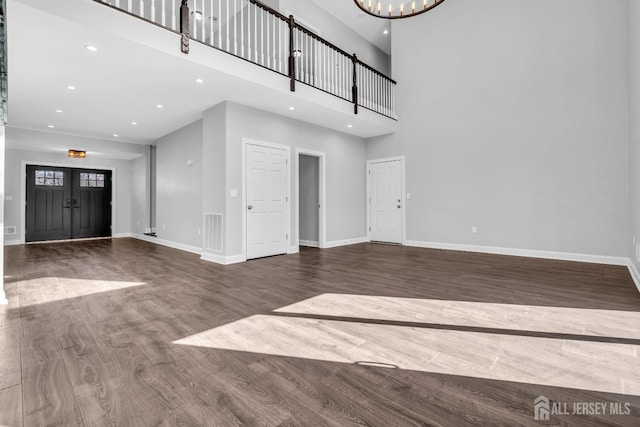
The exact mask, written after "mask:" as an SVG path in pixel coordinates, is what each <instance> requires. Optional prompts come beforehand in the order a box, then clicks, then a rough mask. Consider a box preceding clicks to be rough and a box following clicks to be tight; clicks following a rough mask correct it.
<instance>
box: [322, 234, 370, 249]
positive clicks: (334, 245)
mask: <svg viewBox="0 0 640 427" xmlns="http://www.w3.org/2000/svg"><path fill="white" fill-rule="evenodd" d="M370 241H371V240H370V239H369V238H367V237H358V238H356V239H346V240H334V241H333V242H327V243H325V245H324V249H330V248H337V247H338V246H348V245H357V244H358V243H367V242H370Z"/></svg>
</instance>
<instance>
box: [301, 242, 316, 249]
mask: <svg viewBox="0 0 640 427" xmlns="http://www.w3.org/2000/svg"><path fill="white" fill-rule="evenodd" d="M300 246H307V247H309V248H319V247H320V242H318V241H316V240H300Z"/></svg>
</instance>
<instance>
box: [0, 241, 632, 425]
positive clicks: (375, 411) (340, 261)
mask: <svg viewBox="0 0 640 427" xmlns="http://www.w3.org/2000/svg"><path fill="white" fill-rule="evenodd" d="M5 275H6V276H5V282H6V285H5V287H6V290H7V294H8V295H7V296H8V298H9V300H10V304H9V306H5V307H2V308H0V425H8V426H22V425H24V426H35V425H47V426H49V425H60V426H73V425H87V426H88V425H95V426H108V425H118V426H138V425H140V426H147V425H153V426H156V425H175V426H191V425H193V426H234V425H248V426H253V425H268V426H295V425H301V426H321V425H334V426H348V425H371V426H385V427H386V426H396V425H397V426H403V425H442V426H463V425H495V426H498V425H508V426H513V425H541V424H545V425H549V424H551V425H576V426H601V425H628V426H637V425H640V397H638V396H637V395H631V394H615V393H605V392H598V391H593V390H582V389H575V388H568V387H551V386H547V385H539V384H530V383H523V382H518V381H501V380H493V379H486V378H483V377H482V376H477V377H474V376H464V375H452V374H441V373H431V372H426V371H420V370H408V369H391V368H387V367H383V366H366V365H362V364H349V363H337V362H333V361H327V360H322V359H318V360H314V359H313V358H310V359H305V358H297V357H286V356H282V355H271V354H267V353H265V352H261V353H257V352H256V353H253V352H249V351H233V350H225V349H219V348H207V347H196V346H188V345H177V344H174V341H176V340H180V339H183V338H185V337H189V336H192V335H194V334H198V333H200V332H203V331H207V330H211V329H212V328H217V327H221V326H223V325H227V324H229V323H230V322H235V321H241V320H242V319H246V318H248V317H250V316H254V315H269V314H273V312H274V310H277V309H279V308H281V307H284V306H287V305H290V304H295V303H298V302H300V301H303V300H306V299H308V298H312V297H316V296H319V295H323V294H327V293H334V294H340V293H342V294H355V295H370V296H388V297H403V298H420V299H426V300H443V301H467V302H482V303H493V304H519V305H531V306H538V307H567V308H574V309H598V310H610V311H620V312H626V313H627V314H628V313H629V312H631V314H633V312H640V293H638V291H637V289H636V288H635V286H634V284H633V282H632V280H631V278H630V276H629V274H628V272H627V270H626V268H624V267H615V266H605V265H595V264H580V263H572V262H560V261H549V260H535V259H527V258H517V257H503V256H495V255H484V254H472V253H460V252H450V251H438V250H428V249H417V248H406V247H397V246H385V245H374V244H362V245H354V246H348V247H343V248H336V249H330V250H323V251H320V250H315V249H304V250H303V251H302V252H301V253H300V254H297V255H288V256H282V257H275V258H267V259H261V260H255V261H250V262H248V263H244V264H238V265H234V266H228V267H223V266H218V265H215V264H211V263H206V262H203V261H200V260H199V257H198V256H195V255H192V254H188V253H184V252H180V251H176V250H172V249H168V248H164V247H161V246H156V245H153V244H149V243H146V242H142V241H137V240H133V239H120V240H102V241H86V242H73V243H55V244H40V245H28V246H16V247H8V248H6V258H5ZM383 323H384V322H383ZM479 326H482V325H479ZM424 327H425V328H427V329H428V328H429V327H430V326H429V325H425V326H424ZM630 327H631V328H637V329H636V330H637V331H640V324H637V325H632V326H630ZM440 328H442V326H440ZM532 330H534V331H535V330H536V329H535V328H534V327H533V325H532ZM632 332H633V330H632ZM471 333H473V332H471ZM509 333H510V334H512V335H513V334H515V335H518V332H514V331H511V332H509ZM258 338H259V337H258ZM553 338H557V337H553ZM600 338H601V340H602V339H603V340H604V341H606V340H607V337H600ZM311 339H312V338H311ZM569 339H572V340H573V342H578V343H580V342H581V341H580V338H576V337H573V338H572V337H569ZM611 342H619V341H615V340H614V339H613V338H612V340H611ZM638 343H639V340H637V339H627V340H626V341H623V344H621V345H628V346H629V348H633V346H634V345H638ZM633 351H634V352H635V351H636V350H635V349H634V350H633ZM634 355H635V356H636V357H637V354H636V353H634ZM537 357H538V355H537V354H536V351H535V349H533V350H532V351H531V366H535V364H536V360H537V359H536V358H537ZM638 360H639V361H640V359H638ZM531 366H529V367H525V368H523V369H533V368H532V367H531ZM639 366H640V363H638V364H637V365H635V366H629V367H628V373H629V378H628V380H629V381H631V382H633V381H636V382H637V381H638V378H639V375H640V372H639ZM606 374H607V373H606V372H602V373H594V372H585V373H584V375H585V377H586V380H588V379H589V376H590V375H606ZM540 395H544V396H547V397H549V398H550V399H552V400H553V401H557V402H627V403H630V404H631V406H630V407H631V414H630V415H626V416H612V415H596V416H583V415H557V416H552V418H551V421H547V422H544V423H541V422H538V421H534V419H533V401H534V399H535V398H536V397H538V396H540Z"/></svg>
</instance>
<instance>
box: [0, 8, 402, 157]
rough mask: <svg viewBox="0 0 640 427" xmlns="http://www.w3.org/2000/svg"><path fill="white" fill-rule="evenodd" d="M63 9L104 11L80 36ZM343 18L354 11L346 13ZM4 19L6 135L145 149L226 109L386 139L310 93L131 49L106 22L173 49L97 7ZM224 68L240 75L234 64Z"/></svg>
mask: <svg viewBox="0 0 640 427" xmlns="http://www.w3.org/2000/svg"><path fill="white" fill-rule="evenodd" d="M41 5H42V6H41ZM34 6H35V7H34ZM343 6H344V5H343ZM65 7H69V8H70V9H71V10H73V11H74V12H75V11H78V12H77V13H78V14H79V13H80V10H81V9H82V10H84V9H90V8H94V9H93V12H94V15H95V8H96V7H98V8H104V10H102V9H101V10H100V13H101V21H100V23H99V24H96V25H91V26H89V25H83V24H80V23H79V22H83V21H82V18H80V17H79V16H73V18H74V20H73V21H72V20H69V19H66V18H65V17H63V16H72V15H73V14H70V13H68V11H64V10H61V9H64V8H65ZM47 8H48V9H47ZM43 9H45V10H43ZM349 9H350V10H352V9H357V8H355V6H354V7H353V8H352V7H351V5H349ZM7 12H8V20H7V25H8V43H9V44H8V49H9V126H11V127H16V128H22V129H33V130H38V131H46V132H53V133H60V134H67V135H80V136H85V137H92V138H99V139H104V140H113V141H121V142H133V143H144V144H148V143H151V142H153V141H155V140H157V139H158V138H160V137H162V136H164V135H166V134H168V133H170V132H171V131H173V130H175V129H178V128H180V127H182V126H185V125H187V124H189V123H191V122H193V121H195V120H197V119H199V118H200V117H201V112H202V111H205V110H207V109H208V108H210V107H212V106H214V105H216V104H218V103H220V102H222V101H224V100H231V101H235V102H238V103H242V104H246V105H249V106H252V107H255V108H259V109H264V110H267V111H272V112H276V113H278V114H282V115H284V116H290V117H293V118H296V119H299V120H303V121H306V122H310V123H315V124H318V125H321V126H326V127H330V128H334V129H336V130H340V131H342V132H345V133H350V134H354V135H358V136H362V137H368V136H373V135H375V134H382V133H388V132H390V131H392V129H391V128H389V127H388V125H384V126H382V127H381V128H380V127H379V128H376V126H375V124H374V125H373V126H372V123H371V122H372V121H371V119H369V122H367V120H366V114H360V115H358V116H353V114H348V113H345V112H342V113H340V112H339V111H338V112H336V111H331V110H327V109H326V108H322V107H320V106H318V105H314V104H313V103H312V102H307V100H305V99H303V96H302V94H303V93H304V91H305V90H312V89H309V88H302V89H301V90H299V91H298V92H296V93H295V94H292V93H289V92H288V91H286V90H284V91H281V92H274V91H273V89H269V88H268V87H265V86H264V85H261V84H258V83H255V82H254V83H252V82H247V81H246V80H243V79H241V78H238V77H237V76H236V75H234V74H229V73H228V72H227V73H224V72H221V71H220V70H216V69H213V68H211V67H208V66H206V65H205V64H203V63H197V62H194V61H193V60H192V58H193V57H194V56H195V55H189V57H187V56H186V55H182V56H180V54H179V53H178V54H173V55H169V54H167V53H166V52H163V51H161V50H158V49H153V48H150V47H149V45H144V44H142V43H140V44H138V43H132V41H131V40H130V39H127V38H125V36H122V37H121V36H120V32H121V31H120V27H119V26H116V24H111V27H109V24H107V22H108V21H109V19H110V17H112V18H114V19H118V20H120V21H118V22H119V23H120V24H122V23H123V22H124V25H123V28H124V27H127V29H128V30H131V31H133V33H134V34H138V33H140V34H141V35H140V37H141V38H144V37H143V36H144V35H143V34H142V33H141V31H140V29H141V28H142V29H143V30H144V31H156V32H160V35H161V36H164V37H173V38H176V40H177V37H178V36H177V35H175V34H172V33H169V32H167V31H164V30H161V29H159V28H157V27H154V26H150V25H148V24H145V23H143V22H141V21H139V20H136V19H134V18H131V17H128V16H126V15H125V14H122V13H120V12H117V11H114V10H111V9H109V8H107V7H105V6H102V5H99V4H97V3H93V2H89V1H87V0H47V2H46V3H41V2H40V1H39V0H8V4H7ZM103 15H104V18H102V16H103ZM84 19H85V21H86V17H85V18H84ZM122 20H126V21H122ZM120 24H118V25H120ZM134 27H135V28H134ZM114 28H117V29H118V30H117V31H116V30H115V29H114ZM136 31H137V32H136ZM130 34H131V32H130ZM165 34H166V35H165ZM170 42H171V43H173V39H170ZM86 46H95V47H97V48H98V51H97V52H92V51H89V50H87V49H86ZM171 46H173V44H171ZM192 50H193V51H195V52H196V53H197V52H198V51H203V52H204V51H206V52H205V53H207V54H209V55H211V54H210V51H213V49H210V48H208V47H205V46H202V45H197V44H194V46H193V49H192ZM176 51H177V49H176ZM216 53H217V52H216ZM217 54H218V55H223V56H224V57H225V58H227V57H229V55H226V54H220V53H217ZM201 56H202V55H201ZM229 60H233V61H237V62H238V63H240V64H239V65H238V66H243V67H246V66H247V65H246V63H245V62H244V61H241V60H236V59H235V58H231V59H229ZM251 68H252V69H256V71H255V72H256V73H265V76H264V79H266V80H274V79H281V80H282V87H287V81H286V78H285V77H283V76H279V75H277V74H275V73H272V72H270V71H266V70H264V69H262V68H260V67H255V66H251ZM196 79H202V81H203V83H198V82H196ZM278 84H280V83H279V81H278ZM68 86H73V87H75V88H76V89H75V90H70V89H68ZM316 92H319V91H316ZM322 96H327V97H329V98H331V100H330V102H333V103H336V102H338V101H339V100H337V98H335V99H334V97H331V96H329V95H325V94H323V93H321V92H319V94H318V95H316V96H314V97H313V98H316V97H322ZM339 102H340V103H343V104H344V106H342V104H340V106H339V107H340V108H343V110H344V111H347V112H348V111H349V109H350V108H351V107H350V106H349V103H348V102H345V101H339ZM291 105H296V110H295V111H290V110H289V107H290V106H291ZM159 106H162V107H159ZM340 108H338V110H339V109H340ZM371 114H373V113H371ZM133 123H135V124H133ZM348 125H352V127H348ZM385 126H387V127H385ZM385 129H387V130H385ZM115 135H117V136H115ZM10 148H11V147H10ZM14 148H15V147H14ZM23 148H24V147H23Z"/></svg>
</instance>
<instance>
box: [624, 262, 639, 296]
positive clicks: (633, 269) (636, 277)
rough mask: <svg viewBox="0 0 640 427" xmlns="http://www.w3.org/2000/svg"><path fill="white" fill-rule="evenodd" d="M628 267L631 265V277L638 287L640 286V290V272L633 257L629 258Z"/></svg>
mask: <svg viewBox="0 0 640 427" xmlns="http://www.w3.org/2000/svg"><path fill="white" fill-rule="evenodd" d="M627 267H629V273H630V274H631V278H632V279H633V281H634V283H635V284H636V288H638V291H640V272H638V269H637V268H636V265H635V264H634V263H633V261H632V260H631V259H629V264H628V265H627Z"/></svg>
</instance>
